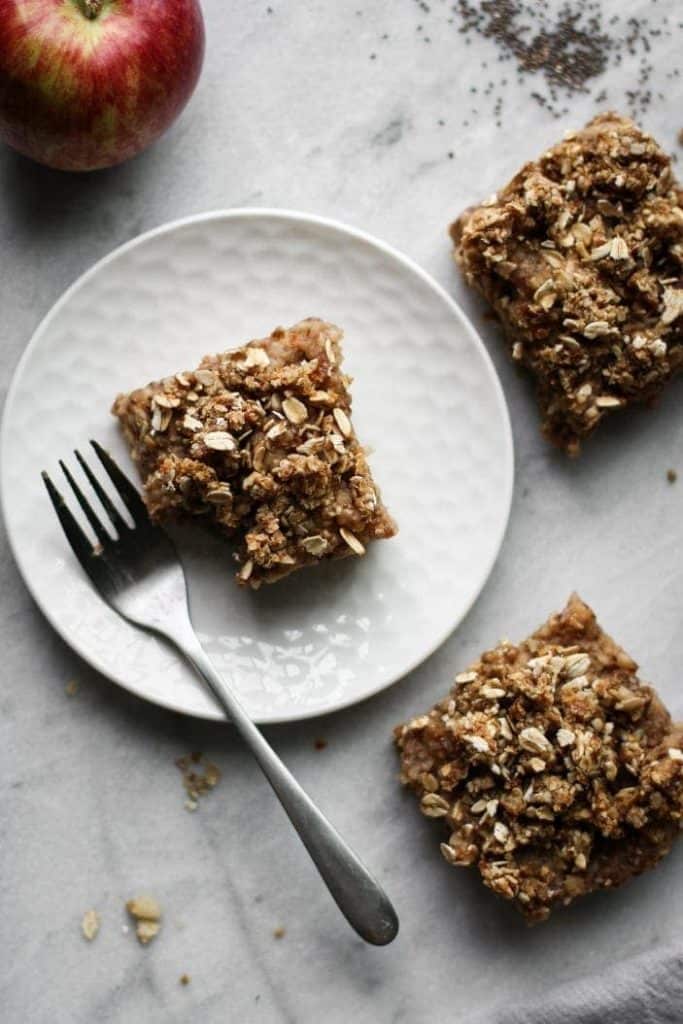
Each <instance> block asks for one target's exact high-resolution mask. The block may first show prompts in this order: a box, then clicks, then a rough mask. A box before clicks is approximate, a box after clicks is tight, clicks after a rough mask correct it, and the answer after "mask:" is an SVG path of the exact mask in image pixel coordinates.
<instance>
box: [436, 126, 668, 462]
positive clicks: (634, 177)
mask: <svg viewBox="0 0 683 1024" xmlns="http://www.w3.org/2000/svg"><path fill="white" fill-rule="evenodd" d="M682 206H683V189H681V188H680V186H679V185H678V184H677V182H676V180H675V178H674V176H673V173H672V169H671V161H670V160H669V158H668V157H667V156H666V154H665V153H664V152H663V151H662V149H661V148H660V147H659V146H658V145H657V143H656V142H655V141H654V140H653V139H652V138H651V137H650V136H649V135H646V134H645V133H644V132H642V131H641V130H640V129H639V128H638V127H637V126H636V125H635V124H634V123H633V122H632V121H630V120H628V119H627V118H624V117H619V116H618V115H617V114H613V113H607V114H600V115H599V116H598V117H596V118H594V119H593V120H592V121H591V122H590V123H589V124H588V125H586V127H585V128H584V129H583V130H582V131H579V132H569V133H568V134H567V135H566V136H565V138H564V140H563V141H562V142H560V143H559V144H558V145H556V146H554V147H553V148H552V149H550V150H548V151H547V152H546V153H544V154H543V155H542V156H541V157H540V158H539V159H538V160H535V161H532V162H531V163H528V164H525V166H524V167H523V168H522V169H521V171H519V173H518V174H516V175H515V177H514V178H513V179H512V181H511V182H510V183H509V184H508V185H506V186H505V188H503V189H502V191H500V192H499V193H497V195H494V196H493V197H492V198H491V199H489V200H488V201H487V202H484V203H482V204H481V205H480V206H478V207H476V208H474V209H471V210H467V211H465V213H463V214H462V216H461V217H460V218H459V219H458V220H457V221H456V222H455V223H454V224H453V225H452V227H451V235H452V237H453V241H454V242H455V258H456V261H457V263H458V264H459V265H460V267H461V269H462V271H463V273H464V275H465V279H466V280H467V282H468V284H470V285H472V287H474V288H476V290H477V291H479V292H480V293H481V294H482V295H483V296H484V297H485V298H486V299H487V300H488V301H489V302H490V303H491V305H492V306H493V308H494V309H495V311H496V313H497V314H498V316H499V318H500V320H501V322H502V325H503V328H504V331H505V335H506V337H507V341H508V343H509V346H510V350H511V353H512V357H513V359H515V360H517V361H518V362H519V363H520V364H522V365H523V366H525V367H527V369H528V370H530V371H531V373H532V374H533V376H534V377H535V379H536V384H537V389H538V399H539V403H540V406H541V412H542V417H543V432H544V433H545V435H546V437H548V438H549V440H551V441H553V442H554V443H555V444H556V445H559V447H560V448H563V449H564V450H565V451H567V452H568V453H569V454H570V455H576V454H577V453H578V451H579V448H580V444H581V440H582V439H583V438H584V437H586V436H588V434H590V433H591V432H592V431H593V430H594V429H595V427H596V426H597V425H598V423H599V422H600V420H601V419H602V418H603V417H604V416H605V415H606V414H608V413H610V412H613V411H614V410H615V409H620V408H625V407H626V406H629V405H632V404H633V403H637V402H651V401H652V400H653V399H655V398H656V397H657V395H658V394H659V393H660V391H661V389H662V387H663V386H664V384H665V383H666V381H667V380H669V378H670V377H671V376H672V375H673V374H674V373H676V372H677V371H678V370H679V369H680V368H681V365H683V315H682V314H683V209H681V207H682Z"/></svg>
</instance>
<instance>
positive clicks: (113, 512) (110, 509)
mask: <svg viewBox="0 0 683 1024" xmlns="http://www.w3.org/2000/svg"><path fill="white" fill-rule="evenodd" d="M74 455H75V456H76V458H77V459H78V464H79V466H80V467H81V469H82V470H83V472H84V473H85V475H86V477H87V478H88V483H89V484H90V486H91V487H92V489H93V491H94V492H95V494H96V495H97V497H98V498H99V500H100V504H101V505H102V508H103V509H104V511H105V512H106V513H107V515H108V516H109V518H110V520H111V522H112V525H113V526H114V527H115V529H116V530H117V532H118V534H119V537H120V536H121V535H122V534H123V532H124V531H127V530H129V527H128V524H127V523H126V521H125V520H124V519H123V518H122V516H121V515H120V513H119V512H118V510H117V508H116V506H115V505H114V504H113V503H112V501H111V499H110V497H109V495H108V494H107V492H106V491H105V489H104V488H103V487H102V484H101V483H100V482H99V480H98V479H97V477H96V476H95V474H94V473H93V471H92V470H91V468H90V466H89V465H88V463H87V462H86V461H85V459H84V458H83V456H82V455H81V453H80V452H79V451H75V452H74Z"/></svg>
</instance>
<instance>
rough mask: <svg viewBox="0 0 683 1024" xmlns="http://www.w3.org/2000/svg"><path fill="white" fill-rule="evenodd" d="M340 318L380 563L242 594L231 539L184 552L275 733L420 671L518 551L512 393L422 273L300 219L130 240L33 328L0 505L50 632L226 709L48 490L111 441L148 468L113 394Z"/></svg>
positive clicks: (212, 642) (180, 698)
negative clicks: (82, 560) (380, 506)
mask: <svg viewBox="0 0 683 1024" xmlns="http://www.w3.org/2000/svg"><path fill="white" fill-rule="evenodd" d="M306 316H320V317H322V318H324V319H327V320H332V321H334V322H335V323H337V324H339V325H340V326H341V327H342V328H343V329H344V331H345V343H344V351H345V356H346V364H345V365H346V368H347V369H348V371H349V372H350V373H351V374H352V375H353V376H354V378H355V384H354V386H353V398H354V423H355V425H356V428H357V430H358V434H359V436H360V438H361V440H362V441H363V443H365V444H368V445H369V446H370V447H371V448H372V450H373V453H374V454H373V455H372V457H371V465H372V468H373V471H374V474H375V477H376V479H377V481H378V483H379V485H380V487H381V488H382V492H383V496H384V498H385V500H386V502H387V504H388V506H389V508H390V509H391V511H392V513H393V514H394V516H395V518H396V519H397V521H398V524H399V527H400V533H399V535H398V537H397V538H395V539H393V540H390V541H382V542H378V543H377V544H375V545H373V546H371V548H370V550H369V552H368V555H367V556H366V557H365V558H363V559H351V558H350V559H347V560H344V561H342V562H338V563H334V564H329V565H326V566H322V567H320V568H315V569H309V570H306V571H304V572H301V573H299V574H297V575H295V576H293V577H291V578H289V579H287V580H284V581H282V582H280V583H276V584H275V585H273V586H271V587H264V588H263V589H261V590H260V591H258V592H257V593H254V594H252V593H249V592H246V591H244V590H242V589H238V588H237V587H236V585H235V584H234V583H233V581H232V578H231V577H232V574H233V565H232V562H231V560H230V558H229V556H228V552H227V550H226V549H225V548H222V547H221V546H220V544H218V543H217V542H215V541H213V540H209V539H206V538H204V537H203V536H201V535H200V536H199V537H198V538H196V539H195V540H194V541H192V542H191V543H190V544H189V545H187V546H185V547H184V549H183V559H184V561H185V564H186V568H187V572H188V578H189V586H190V595H191V610H192V617H193V620H194V623H195V626H196V628H197V631H198V632H199V634H200V637H201V639H202V642H203V643H204V646H205V647H206V650H207V651H208V653H209V654H210V655H211V657H212V658H213V660H214V662H215V663H216V665H217V666H218V667H219V668H220V669H221V670H222V671H224V672H225V673H226V674H228V675H229V676H230V678H231V679H232V680H233V683H234V685H235V687H236V688H237V690H238V692H239V696H240V697H241V698H242V700H243V701H244V703H245V704H246V706H247V708H248V710H249V712H250V713H251V714H252V715H253V717H254V718H255V719H256V720H257V721H260V722H278V721H288V720H293V719H299V718H305V717H308V716H311V715H316V714H321V713H323V712H328V711H333V710H335V709H337V708H341V707H344V706H346V705H348V704H352V703H353V702H355V701H358V700H361V699H362V698H364V697H368V696H370V695H371V694H373V693H376V692H377V691H378V690H381V689H382V688H383V687H385V686H388V685H389V684H390V683H392V682H394V681H395V680H397V679H398V678H400V677H401V676H403V675H404V674H405V673H407V672H409V671H410V670H411V669H412V668H414V667H415V666H416V665H418V664H419V663H420V662H421V661H422V660H423V659H424V658H426V657H427V656H428V655H429V654H430V653H431V652H432V651H434V650H435V649H436V647H438V645H439V644H440V643H442V641H443V640H444V639H445V638H446V636H447V635H448V634H449V633H450V632H451V630H452V629H453V628H454V627H455V626H456V625H457V624H458V623H459V622H460V620H461V619H462V618H463V616H464V615H465V613H466V612H467V610H468V609H469V607H470V605H471V604H472V602H473V601H474V600H475V598H476V596H477V594H478V593H479V591H480V590H481V588H482V586H483V584H484V582H485V580H486V578H487V576H488V574H489V571H490V569H491V567H492V565H493V562H494V559H495V557H496V555H497V553H498V550H499V547H500V544H501V541H502V538H503V534H504V531H505V526H506V523H507V518H508V512H509V506H510V498H511V492H512V476H513V459H512V440H511V434H510V426H509V420H508V414H507V409H506V406H505V400H504V398H503V394H502V391H501V388H500V384H499V382H498V379H497V377H496V374H495V371H494V369H493V366H492V365H491V362H490V360H489V358H488V355H487V353H486V351H485V349H484V348H483V346H482V344H481V342H480V340H479V338H478V337H477V335H476V333H475V331H474V329H473V328H472V327H471V326H470V324H469V323H468V322H467V320H466V319H465V317H464V316H463V314H462V313H461V312H460V310H459V309H458V308H457V306H456V305H455V304H454V303H453V302H452V301H451V299H450V298H449V297H448V296H447V295H446V293H445V292H444V291H443V290H442V289H441V288H440V287H439V286H438V285H437V284H435V283H434V281H432V280H431V279H430V278H429V277H428V276H427V275H426V274H425V273H424V272H423V271H422V270H420V269H419V268H418V267H417V266H416V265H415V264H413V263H411V262H410V261H409V260H407V259H406V258H405V257H404V256H401V255H400V254H399V253H397V252H395V251H394V250H392V249H390V248H389V247H388V246H386V245H383V244H382V243H380V242H378V241H376V240H375V239H372V238H370V237H369V236H367V235H365V234H363V233H362V232H360V231H355V230H352V229H350V228H347V227H344V226H342V225H341V224H336V223H334V222H332V221H327V220H322V219H319V218H316V217H311V216H307V215H302V214H296V213H288V212H281V211H273V210H230V211H227V212H222V213H212V214H208V215H205V216H200V217H194V218H191V219H189V220H184V221H179V222H177V223H175V224H170V225H167V226H165V227H162V228H160V229H159V230H157V231H153V232H150V233H149V234H146V235H143V236H141V237H140V238H137V239H135V240H134V241H133V242H130V243H129V244H128V245H124V246H123V247H122V248H120V249H117V250H116V251H115V252H113V253H112V254H111V255H110V256H107V257H106V258H105V259H103V260H102V261H101V262H99V263H98V264H96V266H94V267H93V268H92V269H91V270H89V271H88V272H87V273H86V274H85V275H84V276H83V277H81V278H80V280H78V281H77V282H76V283H75V284H74V285H73V286H72V287H71V288H70V289H69V290H68V291H67V292H66V293H65V294H64V295H63V296H62V298H61V299H60V300H59V301H58V302H57V304H56V305H55V306H54V307H53V309H52V310H51V311H50V313H48V315H47V317H46V318H45V320H44V321H43V322H42V324H41V325H40V327H39V328H38V330H37V331H36V333H35V334H34V336H33V338H32V340H31V342H30V344H29V346H28V348H27V350H26V352H25V354H24V356H23V358H22V360H21V362H20V364H19V367H18V369H17V371H16V374H15V377H14V381H13V383H12V386H11V389H10V393H9V396H8V399H7V404H6V408H5V415H4V421H3V430H2V499H3V506H4V513H5V521H6V524H7V530H8V534H9V538H10V543H11V545H12V549H13V551H14V555H15V557H16V560H17V562H18V565H19V568H20V570H21V572H22V574H23V576H24V579H25V581H26V583H27V585H28V587H29V589H30V590H31V593H32V594H33V596H34V597H35V599H36V601H37V602H38V604H39V605H40V607H41V608H42V610H43V612H44V613H45V615H46V616H47V618H48V619H49V620H50V622H51V623H52V625H53V626H54V627H55V629H57V630H58V632H59V633H60V634H61V635H62V637H63V638H64V639H65V640H66V641H67V643H69V644H70V645H71V646H72V647H73V648H74V650H76V651H78V653H79V654H80V655H82V656H83V657H84V658H85V659H86V660H87V661H89V662H90V664H91V665H93V666H94V667H95V668H97V669H98V670H99V671H101V672H103V673H104V674H105V675H107V676H109V677H110V678H111V679H113V680H115V681H116V682H117V683H120V684H121V685H122V686H125V687H126V688H127V689H129V690H131V691H132V692H133V693H136V694H138V695H139V696H141V697H145V698H147V699H148V700H151V701H154V702H156V703H157V704H161V705H164V706H165V707H169V708H174V709H176V710H178V711H183V712H187V713H188V714H193V715H199V716H202V717H206V718H219V717H220V712H219V711H218V710H217V708H216V707H215V705H214V703H213V701H212V699H211V698H210V697H209V696H207V695H206V694H205V692H204V690H203V689H202V687H201V686H200V685H199V684H198V682H197V681H196V680H195V678H194V676H193V674H192V671H191V670H190V669H189V668H188V667H187V666H186V665H185V663H184V662H183V661H182V660H181V659H180V658H179V657H177V656H176V654H175V653H174V651H173V650H172V649H171V648H170V647H168V646H166V645H165V644H164V643H162V642H161V641H159V640H158V639H156V638H154V637H153V636H150V635H147V634H146V633H144V632H143V631H142V630H138V629H135V628H134V627H133V626H130V625H128V624H127V623H126V622H124V621H123V620H122V619H120V618H119V617H118V616H117V615H116V614H115V613H114V612H113V611H110V609H109V608H108V607H107V606H106V605H105V604H104V603H103V602H102V601H101V600H100V598H99V597H98V596H97V594H96V593H95V592H94V591H93V590H92V589H91V587H90V585H89V583H88V582H87V581H86V578H85V577H84V575H83V574H82V572H81V570H80V567H79V566H78V564H77V563H76V561H75V559H74V558H73V556H72V554H71V551H70V550H69V549H68V547H67V544H66V541H65V539H64V537H63V535H62V533H61V529H60V527H59V525H58V523H57V520H56V518H55V516H54V513H53V511H52V508H51V506H50V504H49V502H48V500H47V496H46V494H45V493H44V490H43V485H42V483H41V480H40V470H41V469H47V470H48V471H49V472H50V473H51V475H52V477H53V479H54V480H55V481H56V482H59V486H60V488H61V487H62V484H63V480H62V479H61V474H60V472H59V469H58V467H57V459H58V458H60V457H68V456H69V455H70V452H71V451H72V449H73V448H74V447H79V448H81V449H82V450H85V449H86V445H87V441H88V439H89V438H91V437H94V438H97V439H98V440H99V441H101V442H102V443H103V444H104V445H105V446H106V447H108V448H110V449H111V451H112V452H113V454H114V456H115V457H116V458H117V459H119V460H120V463H121V464H122V465H123V467H124V468H125V469H127V470H129V471H130V472H131V473H132V466H131V463H130V461H129V458H128V455H127V452H126V449H125V447H124V444H123V443H122V441H121V439H120V438H119V436H118V433H117V429H116V424H115V421H114V420H113V418H112V417H111V416H110V415H109V407H110V405H111V402H112V399H113V398H114V396H115V394H116V393H117V392H118V391H120V390H129V389H130V388H133V387H135V386H138V385H141V384H144V383H146V382H147V381H148V380H151V379H153V378H157V377H160V376H163V375H165V374H167V373H172V372H175V371H178V370H182V369H188V368H191V367H193V366H195V365H196V363H197V362H198V361H199V359H200V357H201V356H202V355H204V354H205V353H207V352H213V351H219V350H221V349H225V348H230V347H233V346H236V345H239V344H242V343H243V342H244V341H247V340H249V339H251V338H255V337H260V336H262V335H264V334H267V333H269V332H270V330H271V329H272V328H273V327H275V326H277V325H278V324H291V323H294V322H296V321H297V320H301V319H302V318H304V317H306Z"/></svg>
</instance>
